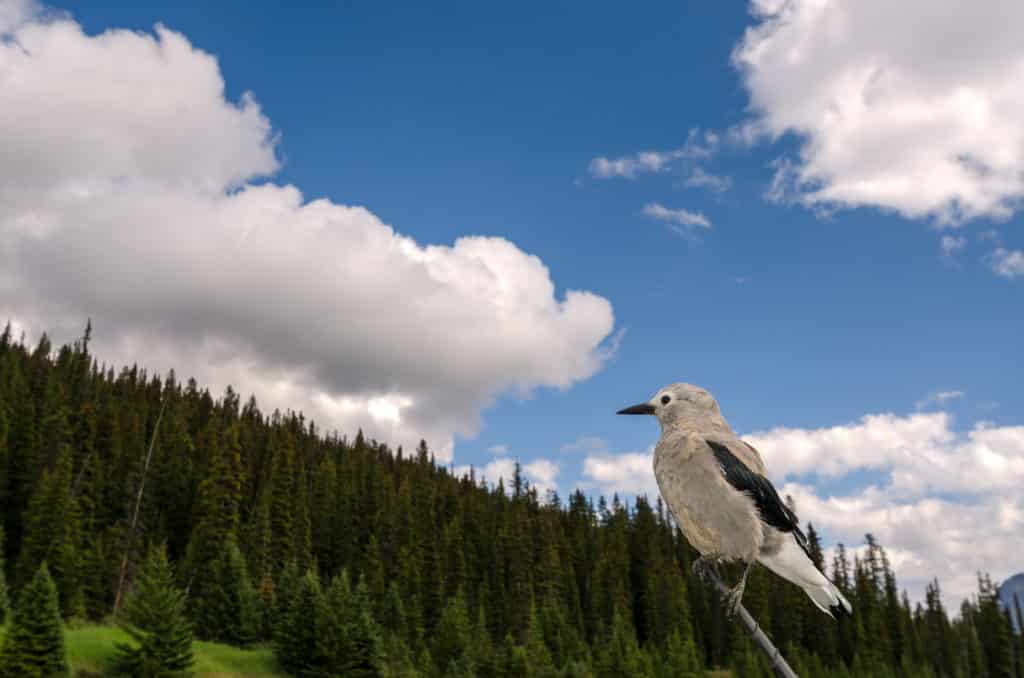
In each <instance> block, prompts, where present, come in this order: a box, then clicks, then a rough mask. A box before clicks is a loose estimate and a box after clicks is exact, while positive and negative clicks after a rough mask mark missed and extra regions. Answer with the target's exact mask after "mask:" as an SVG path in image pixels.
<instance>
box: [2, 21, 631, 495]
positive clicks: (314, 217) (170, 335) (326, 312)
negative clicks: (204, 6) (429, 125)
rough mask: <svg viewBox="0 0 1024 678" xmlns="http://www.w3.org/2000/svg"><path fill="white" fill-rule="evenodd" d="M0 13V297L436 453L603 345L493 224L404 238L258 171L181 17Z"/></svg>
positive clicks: (576, 299) (252, 140) (254, 125)
mask: <svg viewBox="0 0 1024 678" xmlns="http://www.w3.org/2000/svg"><path fill="white" fill-rule="evenodd" d="M0 33H2V35H0V37H2V39H0V92H2V93H3V105H2V106H0V148H3V149H4V152H3V155H2V160H0V317H3V318H5V319H6V318H10V319H12V320H14V321H15V322H16V323H17V324H18V325H19V326H22V327H27V328H28V329H29V330H30V331H31V332H32V333H35V334H38V333H39V332H41V331H49V332H50V333H51V334H52V335H54V336H55V337H56V338H57V339H68V338H71V337H74V336H77V334H78V333H80V332H81V329H82V327H83V326H84V323H85V319H86V317H91V318H92V319H93V324H94V326H95V328H96V331H95V335H94V344H93V346H94V349H95V351H96V353H97V355H98V356H99V357H100V359H102V360H105V361H107V362H112V363H117V364H120V363H131V362H136V361H137V362H138V363H139V364H140V365H144V366H147V367H149V368H152V369H154V370H159V371H166V370H168V369H170V368H174V369H176V370H177V372H178V374H179V375H182V376H189V375H196V376H197V377H199V378H200V379H202V381H203V382H205V383H207V384H209V385H211V386H212V387H214V388H223V387H225V386H227V385H228V384H232V385H234V386H235V388H236V389H237V390H239V391H240V392H242V393H246V394H247V393H249V392H254V393H255V394H256V396H257V398H258V399H259V401H260V403H261V405H263V406H264V407H281V408H284V407H292V408H296V409H299V408H301V409H302V410H304V411H305V412H306V413H307V415H310V416H313V417H315V418H316V419H317V420H318V421H319V422H320V423H321V424H322V425H325V426H328V427H338V428H339V429H341V430H344V431H352V430H354V429H355V428H356V427H357V426H361V427H363V428H364V429H366V431H367V433H368V434H370V435H373V436H375V437H379V438H381V439H384V440H388V441H391V442H394V443H404V444H406V445H409V444H411V443H414V442H415V441H417V440H418V439H419V438H421V437H423V438H426V439H427V440H428V441H429V442H431V443H432V445H433V446H434V448H435V451H436V453H437V457H438V459H439V460H442V461H445V460H447V459H450V457H451V452H452V447H453V441H454V437H455V436H456V435H464V436H470V435H473V434H474V433H475V432H476V431H477V429H478V427H479V424H480V422H479V417H480V412H481V410H482V409H484V408H486V407H488V406H489V405H490V404H491V403H493V402H494V400H495V398H497V397H499V396H500V395H501V394H503V393H507V392H514V393H518V394H528V393H529V392H530V391H531V390H533V389H535V388H538V387H555V388H567V387H569V386H571V385H572V384H573V383H575V382H578V381H580V380H582V379H586V378H588V377H590V376H591V375H593V374H594V373H595V372H596V371H597V370H599V369H600V368H601V367H602V365H603V363H604V362H605V360H606V358H607V357H608V354H609V351H610V349H609V348H608V344H607V343H606V342H605V340H606V339H607V338H608V337H609V335H610V333H611V332H612V330H613V327H614V318H613V313H612V308H611V305H610V304H609V302H608V301H607V300H606V299H604V298H602V297H599V296H597V295H594V294H592V293H589V292H586V291H575V290H569V291H567V292H564V293H558V292H557V291H556V288H555V284H554V282H553V281H552V279H551V275H550V272H549V271H548V269H547V267H545V265H544V264H543V262H542V261H541V260H540V259H538V258H537V257H536V256H532V255H530V254H528V253H526V252H523V251H522V250H520V249H519V248H517V247H516V246H515V245H514V244H512V243H511V242H508V241H507V240H504V239H502V238H484V237H474V236H467V237H464V238H460V239H458V240H456V241H455V242H454V243H453V244H450V245H448V244H424V243H419V242H417V241H416V240H414V239H413V238H411V237H408V236H406V235H402V234H401V233H399V232H397V231H396V230H395V229H394V228H393V227H392V226H390V225H388V224H385V223H383V222H382V221H381V220H380V219H378V218H377V217H376V216H375V215H374V214H373V213H372V212H371V211H369V210H368V209H366V208H364V207H360V206H350V205H343V204H338V203H335V202H332V201H330V200H323V199H321V200H313V201H307V200H306V199H305V198H304V197H303V195H302V193H301V192H300V190H299V189H298V188H296V187H294V186H282V185H278V184H275V183H273V182H272V181H265V179H267V178H268V177H272V176H273V175H274V173H275V172H276V170H277V169H278V167H279V160H278V157H277V154H276V147H277V141H278V138H277V135H276V134H275V132H274V130H273V128H272V126H271V123H270V121H269V120H268V119H267V117H266V116H265V115H264V114H263V112H262V111H261V109H260V106H259V104H258V103H257V101H256V99H255V97H254V96H253V95H252V94H245V95H244V96H242V98H241V100H240V101H237V102H233V101H228V100H227V99H226V98H225V93H224V81H223V78H222V76H221V73H220V70H219V67H218V65H217V61H216V59H215V58H214V57H213V56H211V55H210V54H208V53H206V52H203V51H202V50H200V49H197V48H196V47H194V46H193V45H192V44H190V42H189V41H188V39H187V38H186V37H185V36H183V35H181V34H180V33H176V32H175V31H173V30H170V29H168V28H165V27H162V26H157V27H156V29H155V31H154V32H153V33H152V34H150V33H139V32H132V31H125V30H109V31H106V32H104V33H102V34H99V35H86V34H85V33H84V32H83V30H82V28H81V26H79V25H78V24H77V23H76V22H74V21H73V20H72V19H70V18H68V17H67V16H62V15H56V16H53V15H46V14H44V13H43V12H42V11H41V10H40V8H39V7H38V6H35V5H32V4H30V3H26V2H13V3H12V2H0ZM550 476H551V474H550V469H547V470H546V471H545V470H544V469H538V471H537V477H538V478H542V479H543V478H548V477H550Z"/></svg>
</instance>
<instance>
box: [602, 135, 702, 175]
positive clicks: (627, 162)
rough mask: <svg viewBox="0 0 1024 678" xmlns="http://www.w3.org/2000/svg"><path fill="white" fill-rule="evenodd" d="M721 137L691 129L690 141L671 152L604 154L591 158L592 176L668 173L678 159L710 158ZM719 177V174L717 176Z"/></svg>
mask: <svg viewBox="0 0 1024 678" xmlns="http://www.w3.org/2000/svg"><path fill="white" fill-rule="evenodd" d="M718 144H719V137H718V135H717V134H716V133H714V132H712V131H710V130H707V131H705V132H703V133H701V132H700V130H696V129H691V130H690V132H689V134H688V135H687V138H686V143H685V144H683V145H682V146H680V147H679V148H674V149H671V150H667V151H641V152H639V153H634V154H632V155H624V156H621V157H618V158H606V157H603V156H600V157H597V158H594V159H593V160H591V161H590V168H589V171H590V175H591V176H592V177H594V178H595V179H612V178H620V179H635V178H636V177H637V176H638V175H640V174H658V173H661V172H667V171H668V170H669V169H670V168H671V167H672V165H673V164H674V163H676V162H677V161H690V162H695V161H699V160H706V159H708V158H710V157H711V156H712V155H713V154H714V152H715V150H716V149H717V148H718ZM715 178H716V179H717V178H718V177H715Z"/></svg>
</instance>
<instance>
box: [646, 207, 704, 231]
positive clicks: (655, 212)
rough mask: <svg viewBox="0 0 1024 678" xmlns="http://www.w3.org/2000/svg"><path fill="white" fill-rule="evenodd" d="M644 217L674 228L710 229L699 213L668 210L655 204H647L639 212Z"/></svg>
mask: <svg viewBox="0 0 1024 678" xmlns="http://www.w3.org/2000/svg"><path fill="white" fill-rule="evenodd" d="M641 211H642V213H643V214H644V216H647V217H650V218H652V219H657V220H658V221H664V222H666V223H669V224H673V225H674V226H682V227H685V228H690V227H693V226H699V227H700V228H711V222H710V221H709V220H708V218H707V217H706V216H704V215H703V214H701V213H700V212H691V211H689V210H685V209H670V208H668V207H665V206H664V205H661V204H659V203H656V202H652V203H647V204H646V205H644V208H643V210H641Z"/></svg>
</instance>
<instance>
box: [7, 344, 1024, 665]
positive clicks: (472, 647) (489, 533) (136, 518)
mask: <svg viewBox="0 0 1024 678" xmlns="http://www.w3.org/2000/svg"><path fill="white" fill-rule="evenodd" d="M88 344H89V330H88V329H87V330H86V333H85V336H84V337H83V338H82V339H81V340H80V341H78V342H77V343H75V344H73V345H68V346H63V347H61V348H59V349H56V350H54V349H53V347H51V345H50V343H49V341H48V340H47V338H46V337H43V338H41V339H40V341H39V343H38V344H37V345H36V346H34V347H32V346H27V345H25V343H24V341H23V340H16V339H15V338H13V337H12V336H11V331H10V327H9V326H8V328H7V329H6V330H5V331H4V332H3V334H2V335H0V506H2V508H3V514H2V515H3V524H2V528H3V533H4V536H5V538H4V542H3V551H2V555H3V556H6V561H5V562H4V567H3V568H2V569H0V572H2V573H3V575H5V579H4V578H0V602H2V601H4V600H5V595H4V594H5V592H6V591H7V590H8V588H9V591H10V594H9V595H10V599H11V600H12V601H19V600H20V599H22V598H27V597H29V596H32V597H35V598H39V597H43V598H45V597H46V595H48V594H47V591H48V590H49V589H47V586H48V584H47V581H48V580H49V576H52V582H53V584H52V585H49V586H50V587H51V588H53V590H55V592H56V596H57V600H56V602H55V604H54V605H55V612H54V614H57V612H56V610H57V609H59V614H60V615H61V616H63V618H64V619H71V618H82V619H90V620H103V619H106V618H109V617H110V615H111V614H112V613H113V612H114V609H115V606H116V607H120V608H122V609H121V610H119V614H118V617H117V618H118V620H119V623H122V624H124V625H126V626H127V627H128V628H129V629H131V630H132V635H133V637H134V638H135V639H136V641H137V643H138V645H137V647H138V648H142V649H137V650H134V651H133V650H132V648H131V647H123V648H121V665H122V667H123V666H140V665H142V664H140V662H146V661H156V660H153V659H152V657H164V656H166V657H169V658H170V659H168V661H172V662H176V663H175V664H174V666H171V667H169V668H167V669H166V670H167V671H168V674H167V675H177V673H176V672H183V671H185V670H187V666H188V664H189V662H190V661H191V657H190V653H189V651H188V647H187V645H188V641H187V638H188V637H189V634H190V633H193V632H194V633H195V635H196V636H197V637H200V638H206V639H211V640H218V641H222V642H227V643H233V644H238V645H246V644H250V643H272V644H273V647H274V648H275V651H276V653H277V657H278V660H279V662H280V664H281V666H282V668H283V669H284V670H286V671H287V672H289V673H290V674H292V675H301V676H379V675H387V676H410V677H411V676H429V677H438V678H440V677H442V676H474V675H479V676H499V677H504V676H509V677H510V676H535V677H545V676H552V677H555V676H565V677H574V678H575V677H580V678H583V677H586V676H594V677H595V678H606V677H607V678H623V677H625V676H640V677H644V676H649V677H651V678H655V677H656V678H662V677H665V678H668V677H682V676H696V675H700V674H702V673H703V671H704V670H706V669H708V668H710V667H731V668H732V669H733V670H734V671H735V673H736V674H737V675H741V676H761V675H765V676H767V675H770V672H769V671H768V668H767V666H766V664H765V663H764V661H763V660H762V659H761V658H760V657H759V656H758V655H757V654H756V653H755V651H754V649H753V648H752V646H751V645H750V643H749V642H748V641H747V640H746V638H745V636H744V633H743V631H742V629H741V628H740V627H739V626H738V625H737V624H735V623H732V622H731V621H729V620H728V619H726V618H725V617H724V615H723V610H722V606H721V605H720V604H719V602H718V601H717V600H716V599H715V597H714V595H713V594H712V593H711V591H710V588H709V587H707V586H705V585H703V584H702V583H701V582H700V581H699V580H697V579H696V578H695V577H694V576H693V575H692V574H691V571H690V565H691V563H692V561H693V560H694V558H695V554H694V552H693V551H692V550H691V549H690V547H689V546H688V544H687V543H686V541H685V540H684V539H683V538H682V537H681V536H680V534H679V533H678V531H676V530H675V528H674V527H673V525H672V523H671V521H670V520H669V518H668V516H667V515H666V511H665V508H664V506H663V505H662V504H661V502H660V500H659V501H657V502H656V503H654V504H652V503H650V502H649V501H647V500H646V499H644V498H639V499H637V500H636V502H635V504H634V505H633V506H629V507H627V506H626V505H624V504H623V503H622V502H620V501H619V500H618V498H612V499H611V501H610V502H607V501H605V499H603V498H602V499H600V500H599V501H597V503H596V505H595V503H594V502H593V501H591V500H590V499H588V498H587V497H586V496H584V495H583V494H582V493H580V492H578V491H577V492H575V493H574V494H572V495H571V496H570V497H569V498H568V501H566V502H563V501H562V500H561V499H560V498H559V497H557V496H555V495H553V494H551V495H549V496H546V497H539V496H538V495H537V492H536V490H535V489H534V488H531V487H529V486H528V485H527V483H525V482H524V480H523V478H522V476H520V475H519V474H517V475H516V477H515V478H514V479H513V480H512V481H511V483H510V487H508V488H506V487H504V486H502V484H501V483H499V484H498V486H497V487H488V486H487V485H485V484H484V483H483V482H481V481H480V480H478V479H476V478H474V477H473V476H472V475H470V476H468V477H462V478H457V477H453V475H452V474H451V473H450V472H449V471H448V470H446V469H444V468H440V467H438V466H437V465H436V464H435V463H434V460H433V457H432V455H431V453H430V450H429V449H428V447H427V445H426V444H425V443H421V444H420V445H419V447H418V448H417V449H416V450H414V451H412V453H411V454H409V453H407V452H406V451H404V450H402V449H401V448H398V449H395V450H392V449H391V448H389V447H388V446H387V445H385V444H383V443H379V442H376V441H373V440H367V439H365V438H364V437H363V435H362V434H361V433H360V434H359V435H356V436H355V438H353V439H348V438H345V437H341V436H340V435H339V434H337V433H329V432H324V431H320V430H318V429H317V427H316V426H315V425H314V424H313V423H312V422H310V421H307V420H306V419H304V417H303V416H302V415H301V414H295V413H292V412H288V413H283V414H282V413H280V412H274V413H273V414H270V415H269V416H268V415H266V414H264V413H262V412H261V411H260V410H259V409H258V408H257V406H256V403H255V401H254V400H253V399H249V400H248V401H247V402H244V403H243V402H242V401H241V399H240V398H239V396H238V394H236V393H235V392H234V391H232V390H231V389H228V390H227V392H226V393H224V394H223V395H222V396H221V397H220V398H219V399H215V398H214V397H213V396H212V395H211V394H210V393H209V392H208V391H207V390H205V389H203V388H201V387H200V385H198V384H197V383H196V382H195V381H194V380H189V381H187V382H185V383H182V382H179V381H178V379H177V377H176V376H175V375H174V374H173V373H171V374H169V375H167V376H166V377H165V378H159V377H157V376H154V375H150V374H147V372H146V371H145V370H143V369H140V368H138V367H131V368H126V369H122V370H121V371H120V372H115V371H114V370H113V369H111V368H108V367H105V366H101V365H99V364H97V362H96V361H95V359H94V358H93V357H92V356H91V355H90V354H89V351H88ZM158 422H159V426H158ZM155 429H158V430H155ZM151 441H152V447H151V446H150V443H151ZM807 533H808V537H809V539H810V541H811V545H812V549H813V554H814V555H815V557H816V558H817V560H818V561H819V565H827V567H825V569H826V571H828V572H829V573H830V574H831V576H832V577H833V579H834V580H835V581H836V583H837V585H838V586H839V587H840V588H841V589H842V590H843V592H844V594H845V595H846V596H847V597H848V598H849V599H850V601H851V602H852V603H853V606H854V611H855V613H854V615H853V616H852V617H850V618H844V619H840V620H838V621H837V622H833V621H831V620H830V619H828V617H826V616H825V615H823V614H822V613H821V612H819V611H818V610H816V609H815V608H813V606H812V605H811V604H810V602H809V601H808V600H807V599H806V597H805V596H804V594H803V593H802V592H801V591H799V590H798V589H797V588H796V587H794V586H792V585H790V584H788V583H786V582H784V581H782V580H781V579H779V578H777V577H773V576H771V575H770V574H768V573H767V572H766V571H765V570H763V569H761V568H757V569H755V570H754V571H753V572H752V574H751V579H750V582H749V586H748V587H747V593H746V596H745V598H744V603H745V604H746V606H747V607H748V609H749V610H750V611H751V613H752V614H753V615H754V617H755V618H756V619H758V620H759V622H760V623H761V624H762V626H764V627H765V628H766V629H767V630H768V631H769V633H770V634H771V636H772V637H773V639H774V640H775V642H776V643H777V644H778V645H779V647H780V648H782V649H783V651H784V652H785V654H786V655H787V657H788V658H789V659H790V662H791V663H792V664H793V666H794V668H795V669H796V670H797V671H798V672H799V673H801V675H807V676H831V675H834V676H872V677H884V676H908V677H909V676H915V677H916V676H922V677H924V676H935V677H940V676H941V677H947V676H948V677H954V676H964V677H966V676H981V677H985V676H987V677H991V678H1024V666H1022V658H1024V644H1022V641H1021V639H1020V638H1019V637H1016V636H1014V635H1012V633H1011V630H1010V624H1009V619H1008V617H1007V616H1006V614H1004V613H1003V612H1002V611H1001V610H1000V608H999V607H998V605H997V602H996V600H995V590H994V587H993V585H992V583H991V582H990V581H989V580H988V578H987V577H983V576H982V577H979V590H978V594H977V597H976V598H975V599H973V600H972V601H970V602H967V603H964V605H963V607H962V608H961V609H960V610H959V611H958V614H957V615H956V617H955V618H952V617H951V615H950V614H949V613H948V612H947V610H946V609H945V608H944V607H943V605H942V603H941V600H940V595H939V588H938V584H937V583H935V584H933V585H932V586H931V587H929V590H928V595H927V599H926V600H925V601H924V603H923V604H917V605H911V604H910V602H909V601H908V599H907V596H906V594H905V593H902V594H901V593H900V591H899V589H898V587H897V583H896V580H895V577H894V576H893V572H892V569H891V568H890V566H889V563H888V560H887V558H886V554H885V551H884V550H883V548H882V547H881V546H880V545H878V544H877V543H875V541H874V540H873V539H872V538H871V537H870V535H869V536H868V543H869V546H868V549H867V552H866V555H865V556H864V557H857V556H854V557H852V558H851V557H850V556H849V554H848V553H847V552H846V551H845V550H844V549H843V548H842V547H840V548H839V549H838V552H837V555H836V557H835V559H834V560H833V562H831V563H827V564H825V563H821V560H822V554H821V548H820V544H819V542H818V538H817V535H816V533H815V531H814V529H813V527H811V526H808V530H807ZM147 553H148V554H149V555H148V556H146V554H147ZM44 563H45V564H46V567H45V568H44V567H42V566H43V564H44ZM46 571H48V572H49V576H47V577H46V578H45V579H46V581H44V580H43V579H41V577H42V575H41V574H40V572H46ZM736 574H738V573H734V572H727V575H728V576H730V577H732V576H736ZM5 580H6V583H7V584H6V586H5V585H4V581H5ZM136 591H137V595H136ZM130 592H131V595H129V593H130ZM142 592H146V593H145V595H143V593H142ZM122 600H126V601H127V602H125V603H124V604H123V605H122V603H121V601H122ZM133 600H134V601H135V602H132V601H133ZM26 605H27V603H26ZM124 608H127V609H124ZM15 609H18V608H17V607H15ZM147 619H148V620H150V621H151V622H152V624H150V627H147V622H146V621H145V620H147ZM161 623H162V624H164V625H165V632H163V633H155V634H154V629H153V628H152V626H153V625H154V624H155V625H159V624H161ZM10 632H11V627H10V626H9V628H8V641H10V638H11V636H10ZM165 636H166V637H167V638H166V640H167V642H166V643H164V644H162V645H161V644H160V643H159V642H157V641H158V640H159V639H160V638H164V637H165ZM147 643H149V644H148V645H147ZM5 651H6V644H5ZM59 661H63V659H62V658H61V659H60V660H59ZM160 661H163V660H160ZM133 662H134V664H133Z"/></svg>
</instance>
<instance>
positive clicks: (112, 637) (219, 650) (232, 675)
mask: <svg viewBox="0 0 1024 678" xmlns="http://www.w3.org/2000/svg"><path fill="white" fill-rule="evenodd" d="M6 631H7V629H6V628H5V627H0V641H2V639H3V636H4V634H5V633H6ZM64 639H65V642H66V644H67V648H68V659H70V660H71V668H72V669H73V673H74V672H78V671H82V672H86V673H87V675H88V673H92V674H93V675H103V669H104V668H105V667H106V666H107V663H108V662H109V661H110V658H111V657H113V656H114V652H115V645H116V644H117V643H119V642H128V636H127V635H126V634H125V633H124V631H122V630H120V629H118V628H116V627H113V626H93V625H87V626H76V627H69V628H66V629H65V631H64ZM192 649H193V651H194V653H195V657H196V663H195V665H193V667H192V671H193V672H194V673H195V675H196V678H281V677H282V676H283V675H284V674H281V673H278V672H276V671H275V670H274V655H273V653H272V652H271V650H270V648H268V647H257V648H253V649H249V650H241V649H239V648H237V647H231V646H228V645H220V644H218V643H206V642H201V641H197V642H196V643H195V644H194V645H193V646H192Z"/></svg>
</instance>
